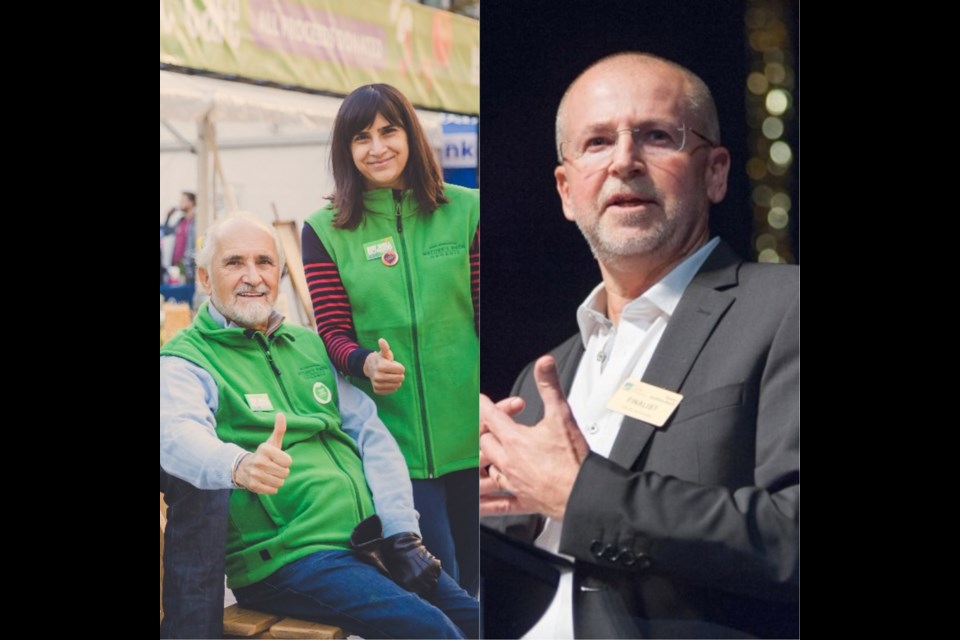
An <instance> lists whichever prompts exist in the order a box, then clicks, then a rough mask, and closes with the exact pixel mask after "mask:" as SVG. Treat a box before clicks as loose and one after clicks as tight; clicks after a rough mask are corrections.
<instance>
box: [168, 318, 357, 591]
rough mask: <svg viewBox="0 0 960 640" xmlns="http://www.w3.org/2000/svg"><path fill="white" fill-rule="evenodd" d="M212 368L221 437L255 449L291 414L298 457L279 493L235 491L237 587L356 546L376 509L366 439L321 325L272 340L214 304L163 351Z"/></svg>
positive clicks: (231, 552) (232, 555) (232, 579)
mask: <svg viewBox="0 0 960 640" xmlns="http://www.w3.org/2000/svg"><path fill="white" fill-rule="evenodd" d="M160 355H170V356H178V357H181V358H184V359H186V360H189V361H190V362H192V363H194V364H196V365H197V366H198V367H201V368H202V369H204V370H205V371H207V372H208V373H209V374H210V375H211V376H213V379H214V380H215V381H216V383H217V391H218V397H219V406H218V408H217V412H216V420H217V427H216V428H217V436H219V437H220V439H221V440H224V441H225V442H234V443H236V444H238V445H240V446H241V447H243V448H244V449H246V450H247V451H255V450H256V448H257V447H258V446H259V445H260V444H261V443H262V442H264V441H265V440H266V439H267V438H268V437H270V434H271V433H272V432H273V425H274V420H275V419H276V415H277V412H278V411H279V412H282V413H283V414H284V415H285V416H286V418H287V432H286V435H285V436H284V438H283V450H284V451H286V452H287V453H288V454H290V457H291V458H293V465H292V466H291V467H290V475H289V476H288V477H287V479H286V481H285V482H284V484H283V486H282V487H281V488H280V490H279V491H278V492H277V494H276V495H272V496H268V495H257V494H255V493H252V492H249V491H240V490H237V491H234V492H233V493H232V495H231V497H230V524H229V528H228V530H227V576H228V583H229V586H230V587H231V588H235V587H242V586H245V585H248V584H251V583H254V582H257V581H259V580H262V579H263V578H266V577H267V576H269V575H270V574H271V573H273V572H274V571H276V570H277V569H279V568H280V567H282V566H284V565H287V564H290V563H291V562H293V561H294V560H297V559H298V558H302V557H303V556H306V555H309V554H311V553H314V552H316V551H322V550H330V549H348V548H349V547H350V545H349V539H350V533H351V532H352V531H353V528H354V527H355V526H356V525H357V523H359V522H360V521H361V520H363V519H364V518H366V517H367V516H369V515H372V514H373V512H374V507H373V500H372V499H371V496H370V490H369V489H368V488H367V484H366V480H365V479H364V474H363V465H362V461H361V459H360V456H359V453H358V450H357V446H356V444H355V443H354V442H353V440H352V439H351V438H350V437H349V436H348V435H347V434H345V433H344V432H343V431H342V430H341V429H340V413H339V409H338V397H337V382H336V378H335V376H334V372H333V370H332V368H331V366H330V364H329V359H328V358H327V352H326V350H325V349H324V347H323V343H322V342H321V341H320V340H319V339H318V337H317V335H316V334H315V333H313V332H312V331H309V330H307V329H303V328H301V327H296V326H291V325H288V324H283V325H281V327H280V328H279V329H277V331H275V332H274V333H273V334H272V335H271V336H270V337H269V338H267V337H266V336H265V335H264V334H263V333H261V332H259V331H250V330H244V329H239V328H232V329H224V328H221V327H220V326H218V325H217V323H216V322H215V321H214V319H213V318H212V317H211V316H210V314H209V312H208V311H207V305H206V303H205V304H204V305H203V306H202V307H201V308H200V310H199V311H198V312H197V316H196V318H195V319H194V321H193V324H192V325H190V326H189V327H188V328H186V329H184V330H183V331H181V332H180V333H178V334H177V335H176V336H174V338H173V339H172V340H171V341H170V342H168V343H167V344H165V345H164V346H163V348H162V349H161V350H160Z"/></svg>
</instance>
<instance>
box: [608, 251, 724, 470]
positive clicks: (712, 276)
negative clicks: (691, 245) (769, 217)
mask: <svg viewBox="0 0 960 640" xmlns="http://www.w3.org/2000/svg"><path fill="white" fill-rule="evenodd" d="M739 264H740V259H739V257H737V255H736V253H734V251H733V249H731V248H730V246H729V245H727V244H726V243H725V242H723V241H721V242H720V244H719V245H717V248H716V249H714V250H713V252H712V253H711V254H710V257H709V258H707V261H706V262H704V264H703V266H702V267H701V268H700V271H699V272H697V275H696V276H695V277H694V279H693V280H692V281H691V282H690V285H689V286H688V287H687V290H686V291H685V292H684V293H683V297H682V298H681V299H680V303H679V304H678V305H677V308H676V310H675V311H674V313H673V316H672V317H671V318H670V323H669V324H668V325H667V329H666V331H664V334H663V337H662V338H661V339H660V344H658V345H657V350H656V351H655V352H654V354H653V358H652V359H651V361H650V364H649V366H647V370H646V372H645V373H644V374H643V381H644V382H646V383H648V384H652V385H655V386H657V387H661V388H663V389H669V390H670V391H678V390H679V389H680V387H681V386H682V385H683V381H684V380H685V379H686V377H687V375H688V374H689V373H690V368H691V367H692V366H693V363H694V362H695V361H696V359H697V356H699V355H700V351H701V350H702V349H703V346H704V345H705V344H706V342H707V339H708V338H709V337H710V334H711V333H712V332H713V329H714V327H715V326H716V324H717V322H718V321H719V320H720V318H721V317H723V314H724V313H725V312H726V310H727V308H728V307H729V306H730V305H731V304H732V303H733V300H734V296H733V295H731V294H729V293H726V292H724V291H721V289H726V288H729V287H731V286H734V285H736V284H737V269H738V267H739ZM654 431H656V427H654V426H653V425H651V424H649V423H647V422H643V421H641V420H637V419H636V418H630V417H624V419H623V426H622V427H621V428H620V433H619V434H618V435H617V439H616V441H615V442H614V444H613V449H612V450H611V452H610V460H611V461H612V462H614V463H616V464H618V465H620V466H622V467H624V468H627V469H629V468H631V467H632V466H633V464H634V462H635V461H636V460H637V458H639V457H640V455H641V454H642V453H643V449H644V447H646V446H647V442H648V441H649V440H650V436H652V435H653V432H654Z"/></svg>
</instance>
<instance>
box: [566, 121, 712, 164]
mask: <svg viewBox="0 0 960 640" xmlns="http://www.w3.org/2000/svg"><path fill="white" fill-rule="evenodd" d="M688 131H689V132H690V133H692V134H694V135H695V136H697V137H698V138H700V139H702V140H704V141H705V142H706V143H707V144H708V145H709V146H710V147H711V148H715V147H719V146H720V145H719V143H717V142H714V141H713V140H711V139H710V138H708V137H707V136H705V135H703V134H702V133H700V132H699V131H697V130H696V129H693V128H691V127H688V126H686V125H684V124H681V125H680V126H679V127H678V126H677V125H675V124H673V125H670V124H664V123H657V122H651V123H647V124H643V125H640V126H638V127H632V128H629V129H609V130H604V129H596V130H593V131H589V132H587V133H585V134H584V135H583V136H582V137H581V138H578V139H576V140H564V141H563V142H561V143H560V148H559V149H558V150H557V151H558V158H559V161H560V163H561V164H563V163H564V162H569V163H571V164H572V165H573V166H574V167H576V168H578V169H597V168H600V167H604V166H606V165H608V164H609V163H610V162H611V161H612V159H613V152H614V151H615V150H616V148H617V144H618V143H619V141H620V134H621V133H625V132H629V133H630V137H631V139H632V141H633V145H634V147H636V148H639V149H640V152H641V154H642V155H643V157H644V158H656V157H664V156H670V155H673V154H675V153H680V152H681V151H683V150H684V149H685V148H686V147H687V141H688V136H687V132H688ZM699 148H700V147H692V148H691V149H690V152H691V153H692V152H693V151H696V150H697V149H699ZM565 154H566V155H565Z"/></svg>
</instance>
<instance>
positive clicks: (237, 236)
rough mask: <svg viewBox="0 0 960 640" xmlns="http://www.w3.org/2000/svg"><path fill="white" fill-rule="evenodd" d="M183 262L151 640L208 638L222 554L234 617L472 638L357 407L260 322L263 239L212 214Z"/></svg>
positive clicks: (286, 336)
mask: <svg viewBox="0 0 960 640" xmlns="http://www.w3.org/2000/svg"><path fill="white" fill-rule="evenodd" d="M197 264H198V271H197V281H198V283H199V284H200V286H201V287H203V289H204V290H205V291H206V293H207V294H208V295H209V296H210V299H209V301H208V302H207V303H205V304H204V305H202V306H201V307H200V309H199V310H198V311H197V315H196V317H195V318H194V321H193V323H192V324H191V325H190V326H189V327H187V328H186V329H184V330H183V331H181V332H180V333H178V334H177V335H176V336H174V338H173V339H172V340H170V341H169V342H168V343H167V344H165V345H164V346H163V348H161V350H160V467H161V490H164V488H166V491H167V494H166V495H167V498H168V503H169V523H168V525H167V535H166V547H165V557H166V562H165V570H166V571H165V576H164V590H163V596H164V610H165V619H164V626H163V627H161V637H219V633H220V629H219V618H220V616H222V593H223V573H224V561H223V558H224V553H225V559H226V561H225V570H226V574H227V578H228V586H230V588H231V589H233V591H234V594H235V595H236V596H237V600H238V602H239V603H240V605H241V606H244V607H248V608H252V609H257V610H261V611H267V612H270V613H275V614H277V615H285V616H293V617H297V618H304V619H308V620H315V621H320V622H326V623H328V624H336V625H339V626H342V627H344V628H346V629H349V630H350V631H352V632H353V633H357V634H359V635H361V636H363V637H365V638H382V637H407V638H462V637H477V636H478V633H479V628H478V627H479V619H478V606H477V601H476V600H474V599H473V598H471V597H470V596H469V595H467V593H466V592H465V591H463V590H462V589H460V587H459V586H457V584H456V583H455V582H454V581H453V579H452V578H450V577H449V576H448V575H447V574H446V573H443V572H442V571H441V567H440V562H439V561H438V560H437V559H436V558H434V557H433V556H432V555H431V554H430V552H429V551H428V550H427V549H426V548H425V547H424V546H423V544H422V542H421V539H420V528H419V523H418V516H417V513H416V511H414V508H413V495H412V489H411V485H410V481H409V474H408V473H407V468H406V465H405V463H404V459H403V456H402V455H401V453H400V450H399V448H398V446H397V444H396V441H395V440H394V439H393V437H392V436H391V435H390V433H389V432H388V431H387V429H386V427H385V426H384V425H383V423H382V422H381V421H380V419H379V418H378V417H377V413H376V407H375V405H374V404H373V401H372V400H370V398H369V397H367V396H366V395H364V394H363V393H362V392H361V391H359V390H358V389H356V388H355V387H353V386H352V385H350V384H349V383H348V382H347V381H346V380H345V379H343V378H342V377H341V376H339V375H338V374H337V373H336V372H335V371H334V369H333V367H332V365H331V363H330V361H329V358H328V357H327V353H326V350H325V349H324V346H323V342H322V341H321V340H320V338H319V337H318V336H317V335H316V334H315V333H314V332H312V331H310V330H309V329H306V328H303V327H297V326H291V325H289V324H287V323H285V322H284V321H283V316H281V315H280V314H279V313H277V312H276V311H274V309H273V304H274V301H275V300H276V297H277V291H278V288H279V284H280V276H281V273H282V272H283V253H282V251H281V248H280V246H279V242H278V241H277V237H276V234H275V232H274V231H273V229H272V228H270V227H269V226H268V225H266V224H264V223H262V222H260V221H259V220H257V219H256V218H255V217H252V216H249V215H235V216H230V217H228V218H225V219H223V220H221V221H219V222H217V223H216V224H214V225H213V226H212V227H211V229H210V230H209V231H208V233H207V242H206V243H205V245H204V248H203V249H202V250H201V252H200V254H199V255H198V258H197ZM164 484H166V487H164ZM224 538H225V540H224ZM217 597H219V598H220V603H219V610H218V608H217V602H216V599H217Z"/></svg>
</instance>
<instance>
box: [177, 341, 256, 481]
mask: <svg viewBox="0 0 960 640" xmlns="http://www.w3.org/2000/svg"><path fill="white" fill-rule="evenodd" d="M218 402H219V398H218V395H217V385H216V383H215V382H214V381H213V378H212V377H210V374H209V373H207V372H206V371H204V370H203V369H201V368H200V367H198V366H196V365H194V364H193V363H190V362H187V361H186V360H184V359H183V358H177V357H175V356H161V357H160V466H161V467H163V470H164V471H166V472H167V473H169V474H170V475H172V476H175V477H177V478H180V479H181V480H185V481H186V482H189V483H190V484H192V485H193V486H195V487H197V488H198V489H232V488H233V482H232V481H231V479H230V472H231V470H232V468H233V463H234V461H235V460H236V458H237V456H238V455H239V454H241V453H243V452H244V450H243V449H242V448H240V447H239V446H237V445H235V444H232V443H226V442H222V441H221V440H220V439H219V438H217V435H216V430H215V427H216V420H215V418H214V413H215V412H216V410H217V406H218Z"/></svg>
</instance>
